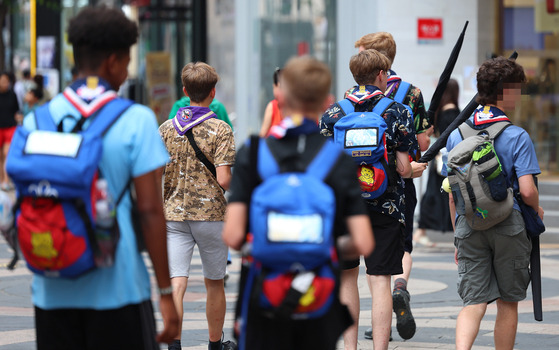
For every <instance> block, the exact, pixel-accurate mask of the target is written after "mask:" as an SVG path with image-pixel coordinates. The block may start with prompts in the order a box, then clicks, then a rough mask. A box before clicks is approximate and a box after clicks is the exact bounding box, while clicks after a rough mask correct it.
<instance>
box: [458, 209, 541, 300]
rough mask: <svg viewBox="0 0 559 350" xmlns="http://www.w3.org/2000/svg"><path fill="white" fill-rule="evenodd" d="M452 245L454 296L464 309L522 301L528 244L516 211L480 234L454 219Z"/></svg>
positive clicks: (527, 262) (524, 290)
mask: <svg viewBox="0 0 559 350" xmlns="http://www.w3.org/2000/svg"><path fill="white" fill-rule="evenodd" d="M454 245H455V246H456V248H457V249H458V294H459V295H460V297H461V298H462V301H463V302H464V305H465V306H467V305H475V304H482V303H490V302H492V301H494V300H496V299H501V300H503V301H509V302H517V301H521V300H524V299H525V298H526V289H527V288H528V284H529V283H530V271H529V264H530V252H531V250H532V242H531V241H530V239H529V238H528V235H527V234H526V230H525V228H524V220H523V219H522V215H521V214H520V212H519V211H517V210H513V211H512V213H511V215H510V216H509V217H508V218H507V219H505V220H504V221H503V222H501V223H499V224H497V225H495V226H494V227H492V228H490V229H487V230H483V231H476V230H472V229H471V228H470V227H469V226H468V224H467V223H466V220H465V219H464V217H462V216H460V217H458V219H457V221H456V231H455V233H454Z"/></svg>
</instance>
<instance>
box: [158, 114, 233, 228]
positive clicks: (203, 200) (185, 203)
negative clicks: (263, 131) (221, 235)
mask: <svg viewBox="0 0 559 350" xmlns="http://www.w3.org/2000/svg"><path fill="white" fill-rule="evenodd" d="M172 122H173V120H172V119H170V120H167V121H166V122H165V123H163V124H162V125H161V126H160V127H159V133H160V134H161V138H162V139H163V142H164V143H165V146H166V147H167V151H168V152H169V155H170V157H171V159H170V161H169V163H167V165H166V167H165V181H164V186H163V200H164V210H165V219H166V220H167V221H185V220H192V221H223V219H224V216H225V207H226V204H227V202H226V200H225V196H224V195H223V190H222V189H221V187H220V186H219V183H218V182H217V179H216V178H215V177H214V176H213V175H212V173H211V172H210V170H209V169H208V168H207V167H206V166H205V165H204V164H203V163H202V162H201V161H200V160H199V159H198V158H196V154H195V153H194V150H193V149H192V146H191V145H190V143H189V142H188V138H187V137H186V135H185V136H181V135H179V134H178V132H177V131H176V129H175V127H174V126H173V124H172ZM192 133H193V135H194V139H195V141H196V144H197V145H198V147H199V148H200V150H201V151H202V152H203V153H204V154H205V155H206V158H208V160H209V161H210V162H211V163H212V164H214V165H215V167H216V168H217V167H219V166H223V165H229V166H232V165H233V164H234V163H235V140H234V138H233V131H232V130H231V127H230V126H229V125H227V123H226V122H224V121H222V120H219V119H216V118H211V119H208V120H206V121H204V122H202V123H201V124H199V125H197V126H195V127H194V128H193V129H192Z"/></svg>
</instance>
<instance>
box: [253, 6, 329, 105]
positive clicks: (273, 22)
mask: <svg viewBox="0 0 559 350" xmlns="http://www.w3.org/2000/svg"><path fill="white" fill-rule="evenodd" d="M259 4H260V9H259V12H260V57H261V61H260V62H261V66H260V82H261V83H260V86H261V87H263V89H261V90H260V91H261V96H260V103H259V105H260V111H261V113H260V114H261V115H263V111H264V109H265V107H266V104H267V103H268V101H270V100H272V99H273V98H274V97H273V94H272V84H273V80H272V77H273V74H274V70H275V69H276V67H282V66H283V65H284V64H285V63H286V62H287V61H288V60H289V58H291V57H293V56H301V55H305V54H309V55H312V56H314V57H316V58H317V59H319V60H321V61H323V62H325V63H326V64H328V66H329V67H330V69H331V70H332V76H333V77H335V76H336V72H335V67H336V62H335V57H336V55H335V50H336V48H335V44H336V14H335V7H336V4H335V1H334V0H307V1H300V0H298V1H293V0H266V1H260V2H259ZM335 85H336V83H335V81H333V82H332V89H333V87H334V86H335ZM332 91H333V90H332Z"/></svg>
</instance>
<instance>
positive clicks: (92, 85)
mask: <svg viewBox="0 0 559 350" xmlns="http://www.w3.org/2000/svg"><path fill="white" fill-rule="evenodd" d="M86 84H87V88H88V89H91V90H95V89H97V86H98V85H99V78H98V77H87V80H86Z"/></svg>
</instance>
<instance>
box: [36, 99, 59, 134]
mask: <svg viewBox="0 0 559 350" xmlns="http://www.w3.org/2000/svg"><path fill="white" fill-rule="evenodd" d="M33 115H34V116H35V125H36V127H37V130H45V131H56V128H57V126H56V124H55V123H54V120H52V115H51V114H50V111H49V103H45V104H44V105H42V106H39V107H37V108H35V110H34V111H33Z"/></svg>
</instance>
